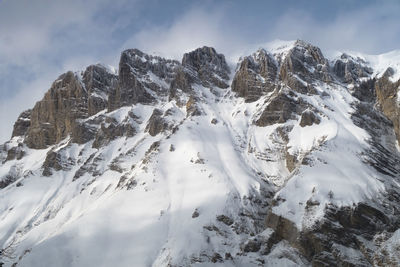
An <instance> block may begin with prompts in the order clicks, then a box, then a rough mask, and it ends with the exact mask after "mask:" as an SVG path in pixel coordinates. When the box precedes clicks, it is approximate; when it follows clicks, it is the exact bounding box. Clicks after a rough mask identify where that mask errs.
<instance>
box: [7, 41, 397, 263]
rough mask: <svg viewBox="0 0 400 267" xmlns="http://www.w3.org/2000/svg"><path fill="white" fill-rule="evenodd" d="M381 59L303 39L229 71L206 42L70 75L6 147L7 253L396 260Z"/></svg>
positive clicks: (54, 259) (391, 75) (393, 168)
mask: <svg viewBox="0 0 400 267" xmlns="http://www.w3.org/2000/svg"><path fill="white" fill-rule="evenodd" d="M379 58H380V59H382V58H385V56H380V57H379ZM377 60H378V59H377V58H374V57H372V56H365V57H364V58H362V57H361V56H358V57H357V56H352V55H348V54H343V55H341V56H340V57H338V58H333V59H327V58H325V57H324V55H323V54H322V52H321V50H320V49H319V48H318V47H315V46H313V45H311V44H308V43H306V42H304V41H295V42H286V43H283V44H279V45H277V46H275V47H273V48H272V49H270V50H268V51H267V50H266V49H259V50H258V51H256V52H255V53H253V54H251V55H247V56H243V57H242V58H241V59H240V60H239V62H238V64H237V67H236V70H235V71H234V73H232V70H230V68H229V67H228V64H227V63H226V61H225V57H224V56H223V55H222V54H219V53H217V52H216V51H215V49H213V48H211V47H201V48H199V49H196V50H194V51H192V52H189V53H186V54H184V55H183V58H182V61H181V62H178V61H174V60H168V59H164V58H161V57H157V56H152V55H147V54H145V53H143V52H141V51H139V50H137V49H129V50H126V51H123V52H122V53H121V58H120V63H119V68H118V73H114V71H112V70H110V69H109V68H107V67H104V66H102V65H91V66H89V67H88V68H86V70H84V71H82V72H75V73H74V72H67V73H65V74H62V75H61V76H60V77H59V78H58V79H57V80H56V81H55V82H54V83H53V84H52V85H51V87H50V89H49V90H48V92H47V93H46V94H45V96H44V97H43V99H42V100H40V101H39V102H37V103H36V105H35V106H34V107H33V108H32V109H31V110H27V111H24V112H23V113H21V115H20V116H19V118H18V119H17V121H16V122H15V125H14V130H13V133H12V139H11V140H10V141H8V142H6V143H5V144H4V145H2V146H1V147H0V161H1V165H0V199H1V201H0V218H1V220H0V245H1V248H0V249H1V250H0V262H1V263H3V265H4V266H15V265H16V266H55V265H57V266H97V265H107V266H108V265H117V266H132V265H135V266H147V265H152V266H210V265H218V264H219V265H221V266H222V265H223V266H397V265H399V264H400V254H399V247H400V242H399V238H398V237H399V235H400V230H399V227H400V219H399V218H400V214H399V213H400V188H399V184H400V180H399V179H400V152H399V145H398V144H399V141H400V138H399V137H400V128H399V127H400V119H399V118H400V104H399V103H400V101H399V99H400V98H399V86H400V82H399V78H400V77H399V76H398V71H400V70H399V69H397V68H396V66H397V65H395V64H391V63H390V64H389V63H387V64H383V63H382V62H379V64H374V62H376V61H377ZM382 66H384V67H385V68H382ZM230 77H233V79H232V80H230ZM0 265H1V264H0Z"/></svg>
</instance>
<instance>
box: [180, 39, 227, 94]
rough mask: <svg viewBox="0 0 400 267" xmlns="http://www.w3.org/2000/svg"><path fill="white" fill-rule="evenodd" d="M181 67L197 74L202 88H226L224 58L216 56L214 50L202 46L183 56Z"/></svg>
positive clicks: (219, 55)
mask: <svg viewBox="0 0 400 267" xmlns="http://www.w3.org/2000/svg"><path fill="white" fill-rule="evenodd" d="M182 66H184V67H186V68H188V69H189V70H192V71H193V72H194V73H197V75H198V78H199V79H200V81H201V84H202V85H203V86H204V87H210V86H213V85H214V86H217V87H220V88H227V87H229V85H228V84H227V80H228V79H229V73H230V70H229V67H228V65H227V64H226V61H225V56H224V55H222V54H218V53H217V52H216V51H215V49H214V48H212V47H207V46H203V47H202V48H198V49H196V50H194V51H192V52H190V53H186V54H184V55H183V59H182Z"/></svg>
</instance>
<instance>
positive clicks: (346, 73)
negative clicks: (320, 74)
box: [333, 54, 372, 83]
mask: <svg viewBox="0 0 400 267" xmlns="http://www.w3.org/2000/svg"><path fill="white" fill-rule="evenodd" d="M333 73H334V74H335V75H336V76H337V77H339V78H340V79H341V80H342V81H343V82H345V83H358V82H359V81H360V79H361V78H367V77H369V76H370V75H371V74H372V69H371V68H370V67H368V66H366V62H365V61H364V60H363V59H361V58H353V57H352V56H350V55H347V54H342V55H341V56H340V59H338V60H336V62H335V64H334V66H333Z"/></svg>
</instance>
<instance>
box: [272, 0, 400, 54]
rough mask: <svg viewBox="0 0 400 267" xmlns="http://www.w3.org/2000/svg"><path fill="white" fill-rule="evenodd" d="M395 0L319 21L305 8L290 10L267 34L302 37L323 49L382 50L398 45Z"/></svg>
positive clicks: (396, 4) (396, 3) (399, 31)
mask: <svg viewBox="0 0 400 267" xmlns="http://www.w3.org/2000/svg"><path fill="white" fill-rule="evenodd" d="M398 10H400V3H399V2H385V3H384V2H382V3H379V4H375V5H366V6H360V8H359V9H356V10H351V11H350V10H349V11H344V12H341V13H338V14H336V16H335V17H333V18H332V19H331V20H330V21H320V20H318V19H317V18H316V17H315V16H313V14H311V13H309V12H308V11H306V10H303V11H299V10H291V11H289V12H287V13H285V14H283V15H282V16H281V17H280V18H279V19H278V20H277V21H276V23H275V25H276V26H275V27H274V30H273V31H272V33H271V37H274V38H281V39H305V40H307V41H309V42H311V43H313V44H315V45H317V46H320V47H321V48H323V49H325V50H340V51H343V50H354V51H359V52H364V53H383V52H385V51H387V50H393V49H395V48H396V47H397V46H398V42H397V40H398V36H399V34H400V28H399V27H398V22H399V19H398V14H397V11H398Z"/></svg>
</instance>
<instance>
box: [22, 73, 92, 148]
mask: <svg viewBox="0 0 400 267" xmlns="http://www.w3.org/2000/svg"><path fill="white" fill-rule="evenodd" d="M87 114H88V111H87V91H86V89H85V88H84V86H83V85H82V83H81V81H80V79H79V78H78V77H77V76H76V75H75V74H74V73H73V72H67V73H65V74H63V75H61V76H60V77H59V78H58V79H57V80H56V81H55V82H54V83H53V84H52V86H51V88H50V90H49V91H48V92H47V93H46V94H45V96H44V98H43V99H42V100H41V101H39V102H37V103H36V105H35V106H34V108H33V109H32V114H31V125H30V127H29V130H28V133H27V137H26V143H27V145H28V146H29V147H31V148H45V147H47V146H49V145H52V144H55V143H58V142H60V141H61V140H62V139H64V138H65V137H67V135H68V134H70V133H71V132H72V130H73V128H74V126H75V121H76V120H77V119H82V118H85V117H87Z"/></svg>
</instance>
